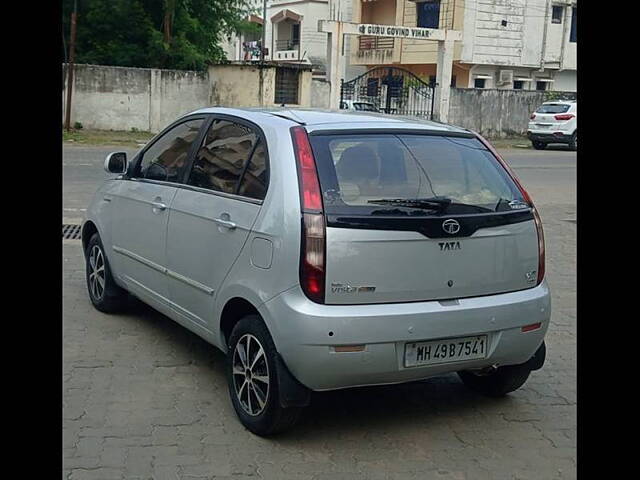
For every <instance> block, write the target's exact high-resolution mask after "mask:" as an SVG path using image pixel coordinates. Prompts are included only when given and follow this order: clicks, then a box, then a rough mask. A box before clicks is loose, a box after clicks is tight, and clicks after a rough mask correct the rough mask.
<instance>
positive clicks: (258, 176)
mask: <svg viewBox="0 0 640 480" xmlns="http://www.w3.org/2000/svg"><path fill="white" fill-rule="evenodd" d="M267 181H268V166H267V153H266V151H265V148H264V141H263V140H262V139H260V140H258V145H257V146H256V148H255V150H254V151H253V155H252V156H251V160H250V161H249V165H247V168H246V170H245V172H244V176H243V177H242V181H241V182H240V187H239V188H238V195H242V196H245V197H250V198H255V199H257V200H263V199H264V197H265V195H266V193H267Z"/></svg>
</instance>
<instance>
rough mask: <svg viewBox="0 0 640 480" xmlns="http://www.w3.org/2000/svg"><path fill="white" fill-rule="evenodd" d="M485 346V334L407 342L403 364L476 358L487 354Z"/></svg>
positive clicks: (436, 362)
mask: <svg viewBox="0 0 640 480" xmlns="http://www.w3.org/2000/svg"><path fill="white" fill-rule="evenodd" d="M487 348H488V345H487V336H486V335H478V336H475V337H461V338H449V339H446V340H433V341H431V342H413V343H407V344H405V348H404V366H405V367H417V366H419V365H434V364H438V363H449V362H461V361H464V360H476V359H478V358H485V357H486V356H487Z"/></svg>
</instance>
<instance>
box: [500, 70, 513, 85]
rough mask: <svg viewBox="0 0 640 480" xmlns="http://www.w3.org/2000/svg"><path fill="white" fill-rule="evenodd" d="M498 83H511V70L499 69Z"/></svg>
mask: <svg viewBox="0 0 640 480" xmlns="http://www.w3.org/2000/svg"><path fill="white" fill-rule="evenodd" d="M498 83H499V84H500V85H507V84H509V83H513V70H500V77H499V80H498Z"/></svg>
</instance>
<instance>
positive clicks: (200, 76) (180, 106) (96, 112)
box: [63, 65, 209, 132]
mask: <svg viewBox="0 0 640 480" xmlns="http://www.w3.org/2000/svg"><path fill="white" fill-rule="evenodd" d="M63 69H64V70H65V71H66V67H65V66H64V65H63ZM73 83H74V88H73V95H72V109H71V122H72V124H73V123H75V122H80V123H82V125H83V127H84V128H95V129H103V130H130V129H132V128H137V129H138V130H144V131H150V132H158V131H160V130H161V129H162V128H164V127H165V126H166V125H168V124H169V123H170V122H172V121H174V120H175V119H176V118H178V117H179V116H181V115H183V114H185V113H188V112H190V111H193V110H196V109H198V108H201V107H203V106H207V105H209V80H208V76H207V74H206V73H201V72H194V71H182V70H158V69H150V68H128V67H107V66H101V65H76V66H75V71H74V82H73ZM65 95H66V90H63V99H64V98H66V96H65Z"/></svg>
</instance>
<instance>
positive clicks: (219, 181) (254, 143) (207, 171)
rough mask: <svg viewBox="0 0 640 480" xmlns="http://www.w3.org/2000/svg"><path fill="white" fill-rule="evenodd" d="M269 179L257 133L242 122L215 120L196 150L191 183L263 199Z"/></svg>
mask: <svg viewBox="0 0 640 480" xmlns="http://www.w3.org/2000/svg"><path fill="white" fill-rule="evenodd" d="M267 179H268V171H267V162H266V151H265V146H264V141H263V139H262V138H261V136H260V135H259V134H258V132H257V131H256V130H255V129H254V128H252V127H250V126H247V125H245V124H242V123H238V122H233V121H230V120H215V121H214V122H213V123H212V124H211V127H209V131H208V132H207V134H206V136H205V138H204V141H203V143H202V146H201V147H200V148H199V149H198V151H197V153H196V158H195V160H194V164H193V168H192V170H191V173H190V175H189V180H188V183H189V185H193V186H196V187H200V188H206V189H208V190H213V191H217V192H223V193H229V194H235V195H242V196H246V197H250V198H255V199H263V198H264V196H265V193H266V189H267Z"/></svg>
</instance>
